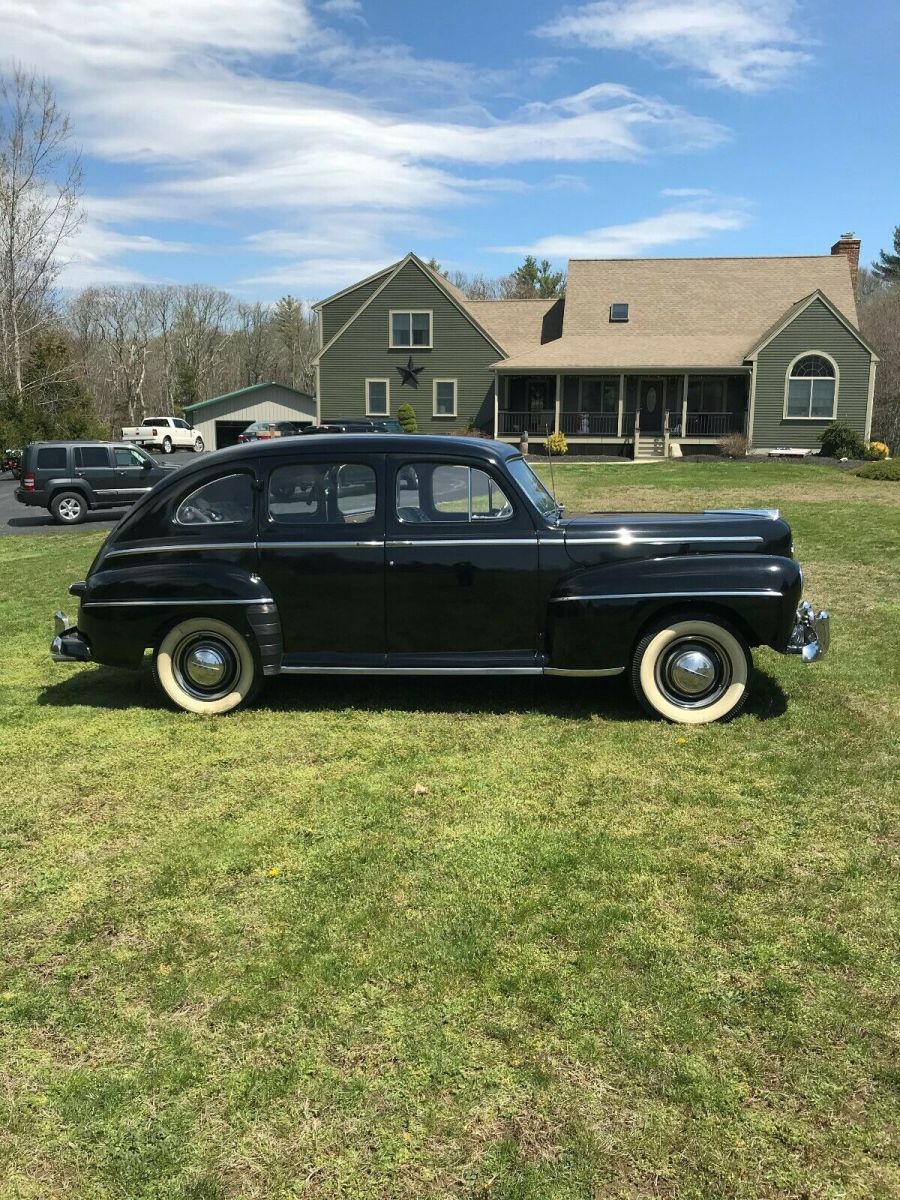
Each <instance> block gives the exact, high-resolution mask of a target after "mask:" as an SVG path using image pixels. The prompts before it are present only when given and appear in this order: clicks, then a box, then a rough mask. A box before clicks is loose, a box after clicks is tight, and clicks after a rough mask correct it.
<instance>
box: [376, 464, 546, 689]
mask: <svg viewBox="0 0 900 1200" xmlns="http://www.w3.org/2000/svg"><path fill="white" fill-rule="evenodd" d="M387 485H388V486H387V494H388V496H389V498H390V506H389V511H388V516H387V527H386V529H387V537H386V543H385V545H386V560H387V565H386V588H385V594H386V604H387V652H388V658H387V662H388V665H389V666H394V667H413V668H414V667H416V666H421V667H423V668H424V667H426V666H431V667H437V668H441V667H443V668H444V669H446V670H466V669H472V668H477V667H490V666H492V665H493V666H497V667H498V668H499V669H502V668H504V667H505V668H507V669H508V668H509V667H515V666H520V667H522V668H524V669H534V668H535V664H536V662H537V660H538V653H539V650H540V634H541V631H542V627H543V623H542V620H541V619H540V618H541V616H542V614H539V612H538V603H537V598H538V546H537V534H536V531H535V527H534V523H533V521H532V519H531V515H530V514H529V513H528V512H527V511H526V509H525V508H524V506H523V504H522V501H521V500H520V499H519V498H518V497H517V496H515V495H513V494H510V493H508V491H507V490H506V489H505V488H504V486H503V483H502V480H501V478H500V477H499V475H497V474H495V472H494V471H493V469H492V468H490V467H488V466H487V465H485V464H484V463H483V462H479V463H478V465H477V466H476V465H474V464H473V465H469V464H468V463H467V462H464V461H462V460H460V459H450V458H446V457H437V456H424V455H417V454H410V455H393V456H391V457H390V458H389V459H388V470H387Z"/></svg>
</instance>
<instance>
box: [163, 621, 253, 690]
mask: <svg viewBox="0 0 900 1200" xmlns="http://www.w3.org/2000/svg"><path fill="white" fill-rule="evenodd" d="M172 667H173V670H174V673H175V677H176V678H177V680H178V683H179V686H180V687H182V688H183V689H184V690H185V691H186V692H188V693H189V694H190V695H191V696H195V697H197V699H200V700H218V699H219V698H220V697H222V696H227V695H228V693H229V691H230V690H231V688H232V687H233V685H234V681H235V679H236V678H237V675H238V660H237V656H236V654H235V652H234V650H233V649H232V647H231V646H229V645H228V643H227V642H225V641H220V640H219V639H218V638H214V637H210V636H208V635H207V636H203V635H202V634H201V635H200V636H199V637H193V638H189V639H188V640H187V641H186V642H183V643H182V644H181V646H179V648H178V650H177V651H176V652H175V654H174V655H173V660H172Z"/></svg>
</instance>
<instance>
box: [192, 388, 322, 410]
mask: <svg viewBox="0 0 900 1200" xmlns="http://www.w3.org/2000/svg"><path fill="white" fill-rule="evenodd" d="M273 387H274V388H281V390H282V391H283V392H290V393H291V395H292V396H302V397H303V399H304V400H313V401H314V400H315V397H314V396H310V394H309V392H301V391H300V389H299V388H293V387H289V386H288V385H287V384H286V383H275V382H270V383H251V384H250V385H249V387H243V388H238V389H237V391H236V392H224V393H223V394H222V395H221V396H212V397H210V399H209V400H198V401H197V403H196V404H185V406H184V411H185V412H196V411H197V409H198V408H206V406H207V404H218V403H219V401H220V400H233V399H234V398H235V396H245V395H247V394H248V393H249V392H257V391H259V390H260V388H273Z"/></svg>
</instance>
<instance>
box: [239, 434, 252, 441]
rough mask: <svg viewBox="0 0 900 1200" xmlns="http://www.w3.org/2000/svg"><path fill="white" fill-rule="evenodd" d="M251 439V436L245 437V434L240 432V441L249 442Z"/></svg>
mask: <svg viewBox="0 0 900 1200" xmlns="http://www.w3.org/2000/svg"><path fill="white" fill-rule="evenodd" d="M249 440H250V439H249V438H245V437H244V435H243V434H242V433H239V434H238V441H239V442H249Z"/></svg>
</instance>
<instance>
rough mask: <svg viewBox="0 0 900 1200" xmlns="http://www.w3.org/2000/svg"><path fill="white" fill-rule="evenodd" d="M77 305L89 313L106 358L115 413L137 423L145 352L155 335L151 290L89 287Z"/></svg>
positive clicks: (141, 416)
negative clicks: (116, 411) (119, 413)
mask: <svg viewBox="0 0 900 1200" xmlns="http://www.w3.org/2000/svg"><path fill="white" fill-rule="evenodd" d="M81 306H82V308H83V309H86V310H87V311H88V313H89V314H90V316H89V317H88V318H87V319H88V321H89V322H91V323H92V325H93V333H94V336H95V337H96V339H97V341H98V342H99V344H100V346H101V347H102V349H103V351H104V354H105V357H106V363H107V367H108V371H109V375H108V377H107V378H108V382H109V384H110V385H111V387H112V391H113V395H114V398H115V405H114V407H115V410H118V411H120V412H121V413H122V414H123V415H125V416H127V423H128V424H129V425H133V424H135V423H137V424H140V423H141V421H142V420H143V419H144V414H145V405H144V385H145V381H146V378H147V352H148V349H149V346H150V339H151V338H152V337H153V335H154V333H155V328H154V315H153V303H152V289H150V288H145V287H104V288H89V289H88V290H87V292H86V293H85V294H84V295H83V296H82V297H81Z"/></svg>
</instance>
